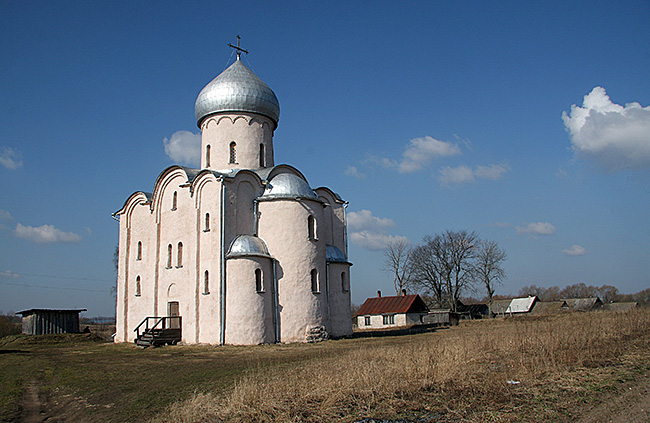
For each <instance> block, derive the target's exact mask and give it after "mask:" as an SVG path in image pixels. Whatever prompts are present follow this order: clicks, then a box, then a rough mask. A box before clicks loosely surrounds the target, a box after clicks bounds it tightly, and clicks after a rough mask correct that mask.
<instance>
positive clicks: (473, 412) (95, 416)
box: [0, 309, 650, 422]
mask: <svg viewBox="0 0 650 423" xmlns="http://www.w3.org/2000/svg"><path fill="white" fill-rule="evenodd" d="M649 347H650V310H647V309H638V310H634V311H631V312H627V313H608V312H591V313H579V314H567V315H559V316H549V317H538V318H530V317H524V318H511V319H497V320H483V321H473V322H464V323H462V324H461V325H460V326H458V327H453V328H448V329H441V330H438V331H436V332H433V333H424V334H418V335H408V336H401V337H386V338H364V339H349V340H339V341H328V342H324V343H321V344H316V345H302V344H300V345H297V344H292V345H265V346H255V347H210V346H175V347H164V348H159V349H147V350H141V349H138V348H136V347H134V346H132V345H112V344H104V343H100V342H95V341H93V339H92V337H90V336H85V337H84V336H83V335H79V336H73V337H67V338H65V337H63V338H61V339H58V338H51V339H50V340H49V341H47V342H46V341H44V340H43V338H41V339H34V337H20V336H14V337H7V338H4V339H2V340H0V369H1V370H0V371H1V372H2V374H1V378H0V398H2V399H1V400H0V415H2V416H4V417H3V421H20V420H21V419H22V420H23V421H43V420H44V419H48V421H88V422H95V421H97V422H99V421H134V420H149V421H169V422H200V421H205V422H212V421H215V422H218V421H233V422H258V421H259V422H303V421H304V422H323V421H341V422H354V421H369V419H371V418H373V419H380V418H383V419H391V420H396V419H403V420H399V421H405V422H406V421H413V422H522V421H527V422H575V421H578V422H581V421H583V422H594V421H614V422H616V421H620V422H634V421H638V422H645V421H649V419H650V393H649V392H650V382H649V379H650V348H649ZM34 403H36V404H35V405H34ZM21 407H22V409H21ZM30 407H31V408H30ZM30 410H31V411H30ZM35 412H36V413H37V416H34V413H35ZM33 417H36V418H37V419H36V420H34V419H32V420H30V418H33ZM39 419H40V420H39ZM617 419H618V420H617Z"/></svg>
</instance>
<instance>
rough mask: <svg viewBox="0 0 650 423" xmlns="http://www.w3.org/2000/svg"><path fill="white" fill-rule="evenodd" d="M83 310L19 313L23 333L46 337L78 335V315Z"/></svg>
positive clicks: (41, 309)
mask: <svg viewBox="0 0 650 423" xmlns="http://www.w3.org/2000/svg"><path fill="white" fill-rule="evenodd" d="M82 311H86V309H85V308H77V309H69V310H55V309H45V308H32V309H29V310H23V311H19V312H18V313H16V314H20V315H22V316H23V333H24V334H26V335H47V334H53V333H79V313H81V312H82Z"/></svg>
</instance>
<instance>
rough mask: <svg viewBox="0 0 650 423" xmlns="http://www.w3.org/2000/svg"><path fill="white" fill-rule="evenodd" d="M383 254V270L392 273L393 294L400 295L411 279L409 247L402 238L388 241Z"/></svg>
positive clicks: (410, 252) (411, 267)
mask: <svg viewBox="0 0 650 423" xmlns="http://www.w3.org/2000/svg"><path fill="white" fill-rule="evenodd" d="M384 256H385V260H384V271H386V272H388V273H391V274H392V275H393V284H394V285H395V294H396V295H400V294H401V293H402V290H403V289H406V287H408V286H409V285H410V284H411V280H412V272H413V266H412V265H411V257H412V250H411V247H410V246H409V244H408V242H406V241H404V240H399V241H394V242H389V243H388V245H386V248H385V249H384Z"/></svg>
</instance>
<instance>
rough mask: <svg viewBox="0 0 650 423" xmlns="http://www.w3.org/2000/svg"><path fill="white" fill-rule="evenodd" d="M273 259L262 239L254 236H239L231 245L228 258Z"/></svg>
mask: <svg viewBox="0 0 650 423" xmlns="http://www.w3.org/2000/svg"><path fill="white" fill-rule="evenodd" d="M247 256H261V257H271V255H270V254H269V249H268V248H267V247H266V243H265V242H264V240H263V239H262V238H259V237H256V236H253V235H237V236H236V237H235V238H234V239H233V240H232V242H231V243H230V248H229V249H228V254H227V257H228V258H231V257H247Z"/></svg>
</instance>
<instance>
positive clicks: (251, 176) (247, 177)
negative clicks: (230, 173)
mask: <svg viewBox="0 0 650 423" xmlns="http://www.w3.org/2000/svg"><path fill="white" fill-rule="evenodd" d="M243 181H248V182H250V183H252V184H253V186H257V187H259V188H260V190H262V178H260V176H259V175H258V174H257V173H255V172H252V171H250V170H248V169H242V170H240V171H239V172H237V173H236V174H235V176H234V178H233V180H232V182H233V183H234V184H235V185H238V184H239V183H240V182H243ZM260 194H261V191H260Z"/></svg>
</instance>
